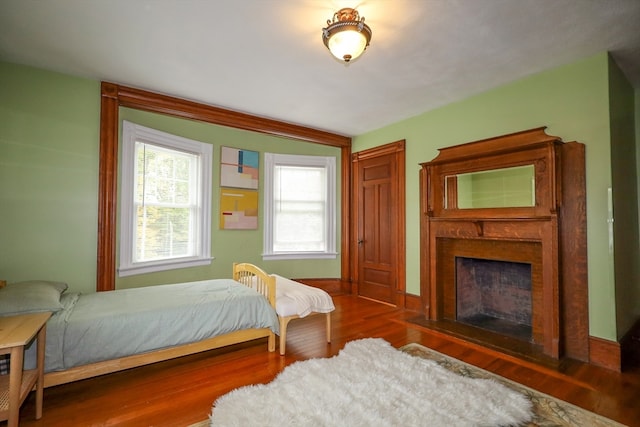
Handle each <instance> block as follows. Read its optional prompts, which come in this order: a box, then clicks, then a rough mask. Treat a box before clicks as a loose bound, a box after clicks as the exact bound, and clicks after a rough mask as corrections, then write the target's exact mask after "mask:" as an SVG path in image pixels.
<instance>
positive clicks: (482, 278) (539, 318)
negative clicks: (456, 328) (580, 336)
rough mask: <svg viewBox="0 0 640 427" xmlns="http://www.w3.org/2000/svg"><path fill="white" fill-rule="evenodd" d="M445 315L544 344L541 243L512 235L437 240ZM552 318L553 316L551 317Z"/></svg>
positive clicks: (470, 324) (461, 321)
mask: <svg viewBox="0 0 640 427" xmlns="http://www.w3.org/2000/svg"><path fill="white" fill-rule="evenodd" d="M436 252H437V260H438V263H437V265H436V281H437V283H438V284H439V286H438V287H439V290H440V292H439V293H440V295H441V300H442V301H441V310H440V313H441V318H442V319H447V320H449V321H454V322H460V323H464V324H466V325H469V326H472V327H476V328H481V329H486V330H489V331H491V332H494V333H499V334H503V335H506V336H510V337H512V338H515V339H519V340H522V341H526V342H529V343H531V344H534V345H540V346H543V345H544V324H545V318H548V317H549V316H551V315H552V313H553V310H548V311H545V309H544V304H542V299H543V298H544V283H543V280H542V269H543V265H542V244H541V243H540V242H526V241H516V240H508V239H500V240H494V239H486V238H484V239H483V238H464V239H461V238H450V237H441V238H438V239H437V243H436ZM546 321H547V322H552V319H547V320H546Z"/></svg>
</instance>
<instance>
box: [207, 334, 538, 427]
mask: <svg viewBox="0 0 640 427" xmlns="http://www.w3.org/2000/svg"><path fill="white" fill-rule="evenodd" d="M531 417H532V412H531V403H530V402H529V400H528V399H527V398H525V397H524V396H523V395H521V394H519V393H517V392H514V391H512V390H510V389H508V388H507V387H505V386H503V385H502V384H499V383H497V382H495V381H493V380H489V379H472V378H466V377H462V376H460V375H457V374H455V373H452V372H450V371H448V370H447V369H445V368H442V367H440V366H438V365H437V364H436V363H435V362H433V361H431V360H426V359H422V358H419V357H414V356H411V355H409V354H406V353H404V352H401V351H399V350H396V349H395V348H393V347H392V346H391V345H390V344H389V343H388V342H387V341H385V340H383V339H380V338H367V339H362V340H357V341H351V342H349V343H347V345H346V346H345V348H344V349H343V350H341V351H340V353H339V354H338V355H337V356H334V357H332V358H328V359H311V360H306V361H302V362H296V363H293V364H291V365H290V366H288V367H287V368H285V369H284V371H282V372H281V373H280V374H279V375H278V376H277V377H276V378H275V379H274V380H273V381H272V382H270V383H268V384H259V385H251V386H246V387H241V388H238V389H236V390H233V391H231V392H229V393H227V394H225V395H224V396H221V397H220V398H219V399H218V400H216V402H215V403H214V405H213V411H212V415H211V417H210V420H211V426H216V427H223V426H224V427H227V426H229V427H230V426H238V427H240V426H242V427H246V426H252V427H256V426H350V427H358V426H367V427H368V426H376V427H378V426H389V427H396V426H427V425H428V426H456V427H461V426H508V425H519V424H521V423H523V422H525V421H528V420H530V419H531Z"/></svg>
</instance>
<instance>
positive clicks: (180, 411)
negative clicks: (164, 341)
mask: <svg viewBox="0 0 640 427" xmlns="http://www.w3.org/2000/svg"><path fill="white" fill-rule="evenodd" d="M334 301H335V304H336V311H335V313H334V315H333V318H332V321H333V327H332V335H333V339H332V342H331V344H327V343H326V342H325V335H324V333H325V329H324V316H311V317H309V318H305V319H300V320H296V321H293V322H291V323H290V324H289V328H288V340H287V341H288V342H287V355H286V356H285V357H282V356H280V355H279V354H278V352H277V351H276V352H274V353H268V352H267V351H266V347H267V344H266V340H260V341H256V342H253V343H249V344H242V345H236V346H233V347H228V348H225V349H219V350H214V351H209V352H206V353H201V354H197V355H193V356H187V357H184V358H180V359H176V360H171V361H167V362H162V363H157V364H154V365H150V366H145V367H142V368H136V369H131V370H129V371H125V372H120V373H116V374H111V375H106V376H102V377H98V378H94V379H89V380H84V381H78V382H76V383H72V384H65V385H62V386H57V387H52V388H48V389H46V390H45V394H44V411H43V417H42V418H41V419H40V420H38V421H36V420H34V415H35V399H34V397H33V393H32V395H31V396H30V397H28V398H27V401H26V402H25V403H24V405H23V406H22V409H21V414H20V425H21V426H22V427H30V426H47V427H51V426H172V427H175V426H188V425H190V424H193V423H196V422H198V421H202V420H205V419H206V418H207V416H208V414H209V413H210V410H211V405H212V403H213V401H214V400H215V399H216V398H217V397H218V396H220V395H222V394H224V393H226V392H228V391H230V390H232V389H234V388H236V387H239V386H242V385H246V384H253V383H266V382H268V381H270V380H271V379H273V378H274V377H275V376H276V375H277V374H278V373H279V372H280V371H281V370H282V369H284V367H285V366H286V365H289V364H291V363H293V362H295V361H297V360H304V359H308V358H315V357H329V356H333V355H335V354H337V353H338V351H339V350H340V349H341V348H342V347H343V346H344V345H345V343H346V342H347V341H351V340H354V339H359V338H366V337H380V338H384V339H386V340H387V341H389V342H390V343H391V344H392V345H393V346H395V347H400V346H402V345H404V344H407V343H410V342H418V343H421V344H423V345H425V346H428V347H431V348H433V349H435V350H437V351H440V352H441V353H445V354H448V355H450V356H453V357H456V358H458V359H460V360H464V361H466V362H468V363H471V364H474V365H476V366H479V367H481V368H484V369H486V370H489V371H492V372H495V373H497V374H499V375H502V376H504V377H506V378H509V379H511V380H514V381H517V382H519V383H522V384H525V385H527V386H529V387H532V388H534V389H537V390H540V391H542V392H544V393H547V394H550V395H553V396H556V397H558V398H560V399H563V400H566V401H568V402H571V403H573V404H575V405H578V406H581V407H583V408H586V409H588V410H590V411H593V412H596V413H599V414H601V415H604V416H606V417H609V418H612V419H614V420H616V421H618V422H621V423H623V424H626V425H628V426H640V369H638V368H635V369H634V370H631V371H629V372H624V373H622V374H621V373H616V372H613V371H608V370H606V369H602V368H598V367H595V366H590V365H587V364H584V363H580V362H577V361H564V362H563V363H561V364H559V365H558V366H556V367H548V366H544V365H540V364H536V363H534V362H531V361H529V360H523V359H520V358H518V357H515V356H513V355H506V354H502V353H500V352H498V351H495V350H491V349H485V348H483V347H481V346H479V345H477V344H471V343H465V342H464V341H462V340H460V339H458V338H455V337H451V336H448V335H447V334H445V333H443V332H440V331H436V330H431V329H428V328H425V327H422V326H419V325H416V324H413V323H409V322H407V321H406V319H409V318H411V317H415V315H416V313H414V312H407V311H404V310H400V309H397V308H394V307H392V306H389V305H385V304H381V303H376V302H373V301H370V300H367V299H363V298H358V297H356V296H351V295H334ZM4 425H6V422H4V423H0V426H4Z"/></svg>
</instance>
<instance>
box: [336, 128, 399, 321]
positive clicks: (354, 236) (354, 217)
mask: <svg viewBox="0 0 640 427" xmlns="http://www.w3.org/2000/svg"><path fill="white" fill-rule="evenodd" d="M405 146H406V141H405V140H404V139H402V140H399V141H396V142H392V143H389V144H385V145H381V146H378V147H374V148H370V149H367V150H362V151H359V152H357V153H353V154H352V155H351V163H352V167H351V208H350V212H351V213H350V217H351V230H350V236H349V242H350V246H351V247H352V248H353V250H351V251H350V254H349V260H350V262H349V266H350V268H351V270H350V272H349V274H350V281H351V289H350V291H351V293H352V294H354V295H357V294H358V279H359V278H358V271H359V265H358V262H359V260H358V251H357V250H356V248H357V247H358V243H357V242H358V229H359V221H360V218H359V217H358V212H357V207H358V202H357V201H358V198H359V196H360V188H358V182H359V180H358V179H357V174H358V162H359V161H362V160H367V159H371V158H375V157H378V156H386V155H389V154H393V155H395V162H396V174H397V175H396V177H395V178H396V179H395V182H394V189H393V190H394V191H395V192H396V194H397V206H395V207H394V211H395V215H396V232H395V236H396V247H397V252H398V255H397V265H396V270H397V274H398V278H397V279H398V280H397V283H396V289H395V290H394V302H395V305H396V306H397V307H402V308H404V307H405V301H406V293H405V291H406V226H405V223H406V203H405V194H406V191H405V182H406V178H405V177H406V167H405ZM343 236H345V237H346V235H344V234H343ZM343 259H344V258H343Z"/></svg>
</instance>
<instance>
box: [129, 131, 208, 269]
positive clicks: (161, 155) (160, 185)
mask: <svg viewBox="0 0 640 427" xmlns="http://www.w3.org/2000/svg"><path fill="white" fill-rule="evenodd" d="M212 153H213V149H212V146H211V145H210V144H205V143H201V142H198V141H192V140H189V139H186V138H181V137H178V136H175V135H171V134H167V133H164V132H160V131H157V130H154V129H150V128H145V127H143V126H140V125H135V124H133V123H129V122H126V121H125V122H123V155H122V164H123V166H122V202H121V205H122V210H121V225H120V226H121V239H120V266H119V269H118V271H119V275H120V276H128V275H133V274H140V273H147V272H152V271H162V270H168V269H173V268H183V267H189V266H195V265H207V264H210V262H211V255H210V253H211V252H210V246H211V245H210V242H211V232H210V225H209V224H210V222H211V169H212V165H211V163H212Z"/></svg>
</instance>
